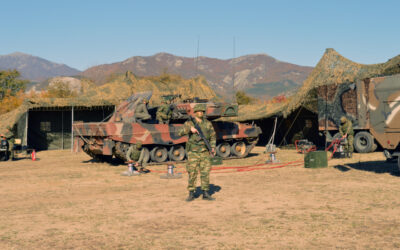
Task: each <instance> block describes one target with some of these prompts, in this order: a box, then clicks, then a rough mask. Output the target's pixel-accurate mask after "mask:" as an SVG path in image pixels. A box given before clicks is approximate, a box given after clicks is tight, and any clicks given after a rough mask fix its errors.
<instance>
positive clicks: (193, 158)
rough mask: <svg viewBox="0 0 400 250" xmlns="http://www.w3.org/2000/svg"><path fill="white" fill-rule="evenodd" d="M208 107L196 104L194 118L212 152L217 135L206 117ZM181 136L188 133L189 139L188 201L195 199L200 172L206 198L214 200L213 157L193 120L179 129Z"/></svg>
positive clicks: (187, 148) (187, 145) (187, 146)
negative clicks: (212, 188) (211, 187)
mask: <svg viewBox="0 0 400 250" xmlns="http://www.w3.org/2000/svg"><path fill="white" fill-rule="evenodd" d="M205 111H206V107H205V105H203V104H196V106H195V107H194V114H195V117H194V120H195V122H196V123H197V125H198V126H199V127H200V128H201V131H202V132H203V134H204V136H205V138H206V139H207V140H208V141H209V142H210V145H211V148H212V154H214V153H215V145H216V135H215V131H214V128H213V126H212V124H211V122H210V121H208V120H207V119H206V118H205V117H204V112H205ZM178 134H179V135H180V136H183V135H188V136H189V140H188V142H187V143H186V152H187V156H188V161H187V165H186V170H187V172H188V174H189V181H188V187H187V189H188V190H189V196H188V197H187V199H186V201H192V200H194V191H195V189H196V179H197V174H198V172H200V179H201V189H202V191H203V199H204V200H210V201H211V200H214V198H212V197H211V195H210V194H209V193H208V191H209V188H210V184H209V183H210V170H211V159H210V153H209V152H208V150H207V147H206V145H205V142H204V141H203V140H202V139H201V137H200V136H199V132H198V131H197V129H196V128H195V126H194V124H193V122H192V121H186V122H185V123H184V124H183V126H182V128H181V129H180V130H179V132H178Z"/></svg>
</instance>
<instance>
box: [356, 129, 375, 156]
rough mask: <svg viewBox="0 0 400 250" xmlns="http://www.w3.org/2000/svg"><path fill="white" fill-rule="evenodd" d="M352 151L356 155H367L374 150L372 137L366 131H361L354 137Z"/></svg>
mask: <svg viewBox="0 0 400 250" xmlns="http://www.w3.org/2000/svg"><path fill="white" fill-rule="evenodd" d="M353 144H354V149H355V150H356V151H357V152H358V153H369V152H372V149H373V148H374V144H375V143H374V137H373V136H372V135H371V134H370V133H369V132H366V131H361V132H358V133H357V134H356V136H354V143H353Z"/></svg>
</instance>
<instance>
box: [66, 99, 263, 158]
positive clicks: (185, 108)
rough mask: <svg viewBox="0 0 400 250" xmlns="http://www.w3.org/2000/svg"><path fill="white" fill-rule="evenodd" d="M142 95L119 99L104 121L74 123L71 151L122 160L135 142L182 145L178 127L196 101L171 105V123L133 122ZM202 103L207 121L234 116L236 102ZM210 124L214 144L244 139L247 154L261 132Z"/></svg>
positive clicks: (237, 125)
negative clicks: (113, 110)
mask: <svg viewBox="0 0 400 250" xmlns="http://www.w3.org/2000/svg"><path fill="white" fill-rule="evenodd" d="M147 95H149V94H148V93H147ZM150 95H151V93H150ZM142 97H143V94H142V93H141V94H139V95H135V96H132V97H130V98H129V99H128V100H127V101H125V102H122V103H121V105H119V106H118V107H117V109H116V111H115V112H114V114H113V115H112V117H111V118H110V119H109V120H108V121H107V122H96V123H74V124H73V132H74V135H75V138H74V151H75V152H77V151H79V150H80V149H83V151H85V152H86V153H88V154H89V155H90V156H92V157H96V156H112V155H115V156H116V157H118V158H120V159H122V160H125V153H126V151H127V150H128V148H129V145H130V144H132V143H136V142H138V141H140V142H142V144H143V146H144V147H145V148H147V149H148V150H151V149H153V148H154V147H156V146H161V147H164V148H165V149H167V150H168V151H169V150H170V149H171V147H172V146H177V145H182V146H183V147H184V145H185V143H186V142H187V140H188V139H187V137H186V136H179V135H178V130H179V129H180V128H181V127H182V125H183V123H184V122H185V121H186V119H187V117H188V115H190V114H193V108H194V106H195V105H196V104H197V103H188V102H183V103H178V104H174V105H175V106H174V110H173V116H172V117H171V123H170V124H153V123H145V122H142V123H135V122H132V119H131V118H132V117H133V116H134V109H135V106H136V105H137V103H138V100H140V98H142ZM205 104H206V107H207V108H206V112H205V115H206V117H207V119H209V120H210V119H211V120H212V119H216V118H219V117H223V116H235V115H237V105H235V104H223V103H212V102H207V103H205ZM174 113H175V115H174ZM154 120H155V118H154ZM212 125H213V127H214V130H215V131H216V133H217V143H218V142H219V143H220V142H223V141H227V142H230V143H231V144H233V143H234V142H236V141H243V142H245V143H246V147H247V152H246V155H247V154H248V153H249V152H250V151H251V150H252V149H253V148H254V146H255V144H256V143H257V141H258V137H259V135H260V134H261V129H260V128H259V127H257V126H256V125H250V124H245V123H238V122H220V121H215V122H212ZM246 155H244V156H246ZM244 156H243V157H244Z"/></svg>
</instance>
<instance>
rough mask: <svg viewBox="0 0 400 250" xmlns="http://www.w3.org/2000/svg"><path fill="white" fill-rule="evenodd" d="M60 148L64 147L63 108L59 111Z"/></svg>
mask: <svg viewBox="0 0 400 250" xmlns="http://www.w3.org/2000/svg"><path fill="white" fill-rule="evenodd" d="M61 149H64V110H63V111H61Z"/></svg>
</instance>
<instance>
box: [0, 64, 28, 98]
mask: <svg viewBox="0 0 400 250" xmlns="http://www.w3.org/2000/svg"><path fill="white" fill-rule="evenodd" d="M20 75H21V74H20V73H19V72H18V71H17V70H15V69H14V70H4V71H0V100H3V98H4V97H5V95H6V94H9V95H11V96H15V95H16V94H17V93H18V92H19V91H20V90H22V91H24V90H25V87H26V84H27V83H28V81H25V80H21V79H18V77H20Z"/></svg>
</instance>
